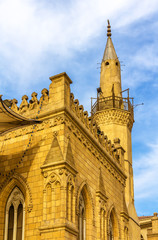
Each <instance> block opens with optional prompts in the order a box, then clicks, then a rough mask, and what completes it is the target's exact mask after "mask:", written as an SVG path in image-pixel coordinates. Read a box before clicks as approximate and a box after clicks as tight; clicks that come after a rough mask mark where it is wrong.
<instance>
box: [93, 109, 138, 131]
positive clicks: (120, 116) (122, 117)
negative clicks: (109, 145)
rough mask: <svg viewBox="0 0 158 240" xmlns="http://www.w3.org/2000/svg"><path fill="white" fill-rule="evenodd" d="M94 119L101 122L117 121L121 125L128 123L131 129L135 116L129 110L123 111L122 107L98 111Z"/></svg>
mask: <svg viewBox="0 0 158 240" xmlns="http://www.w3.org/2000/svg"><path fill="white" fill-rule="evenodd" d="M94 119H95V120H96V121H99V122H100V123H105V122H106V123H108V124H109V123H117V124H121V125H127V127H128V128H129V129H130V130H131V129H132V126H133V122H134V120H133V116H132V115H131V113H130V112H128V111H122V110H120V109H115V110H113V109H107V110H106V111H105V110H104V111H102V112H98V113H96V114H95V116H94Z"/></svg>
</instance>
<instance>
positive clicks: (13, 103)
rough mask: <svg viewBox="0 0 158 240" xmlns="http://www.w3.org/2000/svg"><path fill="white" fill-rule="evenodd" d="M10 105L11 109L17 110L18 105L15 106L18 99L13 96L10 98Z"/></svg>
mask: <svg viewBox="0 0 158 240" xmlns="http://www.w3.org/2000/svg"><path fill="white" fill-rule="evenodd" d="M11 103H12V105H11V109H12V110H13V111H14V112H18V110H19V109H18V106H17V103H18V101H17V100H16V99H15V98H14V99H13V100H12V102H11Z"/></svg>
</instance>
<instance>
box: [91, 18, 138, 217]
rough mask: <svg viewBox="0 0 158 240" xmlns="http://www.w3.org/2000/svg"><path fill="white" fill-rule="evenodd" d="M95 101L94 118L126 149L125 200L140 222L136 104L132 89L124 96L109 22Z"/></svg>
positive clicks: (132, 213)
mask: <svg viewBox="0 0 158 240" xmlns="http://www.w3.org/2000/svg"><path fill="white" fill-rule="evenodd" d="M97 90H98V97H97V101H96V103H95V104H94V105H93V106H92V111H91V113H92V118H93V120H94V121H96V122H97V124H98V125H99V126H100V129H101V130H102V131H104V134H106V135H107V137H108V139H110V140H112V141H113V140H114V139H115V138H119V139H120V144H121V146H122V147H123V148H124V150H125V154H124V158H125V161H124V169H125V173H126V175H127V181H126V188H125V199H126V205H127V208H128V210H129V215H132V216H131V217H132V218H133V219H135V221H137V220H138V219H137V214H136V211H135V207H134V191H133V168H132V144H131V131H132V127H133V122H134V117H133V105H132V102H131V101H132V98H129V90H128V91H127V92H124V91H123V92H124V94H126V95H127V96H126V97H125V98H124V97H123V96H122V93H123V92H122V87H121V69H120V62H119V60H118V57H117V54H116V51H115V48H114V45H113V43H112V39H111V26H110V23H109V21H108V27H107V43H106V47H105V51H104V55H103V59H102V63H101V73H100V88H98V89H97Z"/></svg>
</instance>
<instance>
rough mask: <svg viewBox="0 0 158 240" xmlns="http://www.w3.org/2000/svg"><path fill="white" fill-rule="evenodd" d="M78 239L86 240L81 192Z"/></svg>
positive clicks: (83, 204) (84, 209)
mask: <svg viewBox="0 0 158 240" xmlns="http://www.w3.org/2000/svg"><path fill="white" fill-rule="evenodd" d="M79 240H86V208H85V202H84V197H83V194H82V192H81V194H80V199H79Z"/></svg>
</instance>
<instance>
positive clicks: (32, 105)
mask: <svg viewBox="0 0 158 240" xmlns="http://www.w3.org/2000/svg"><path fill="white" fill-rule="evenodd" d="M31 97H32V98H31V100H30V106H29V108H30V109H33V108H35V107H37V106H38V99H37V93H36V92H33V93H32V94H31Z"/></svg>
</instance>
